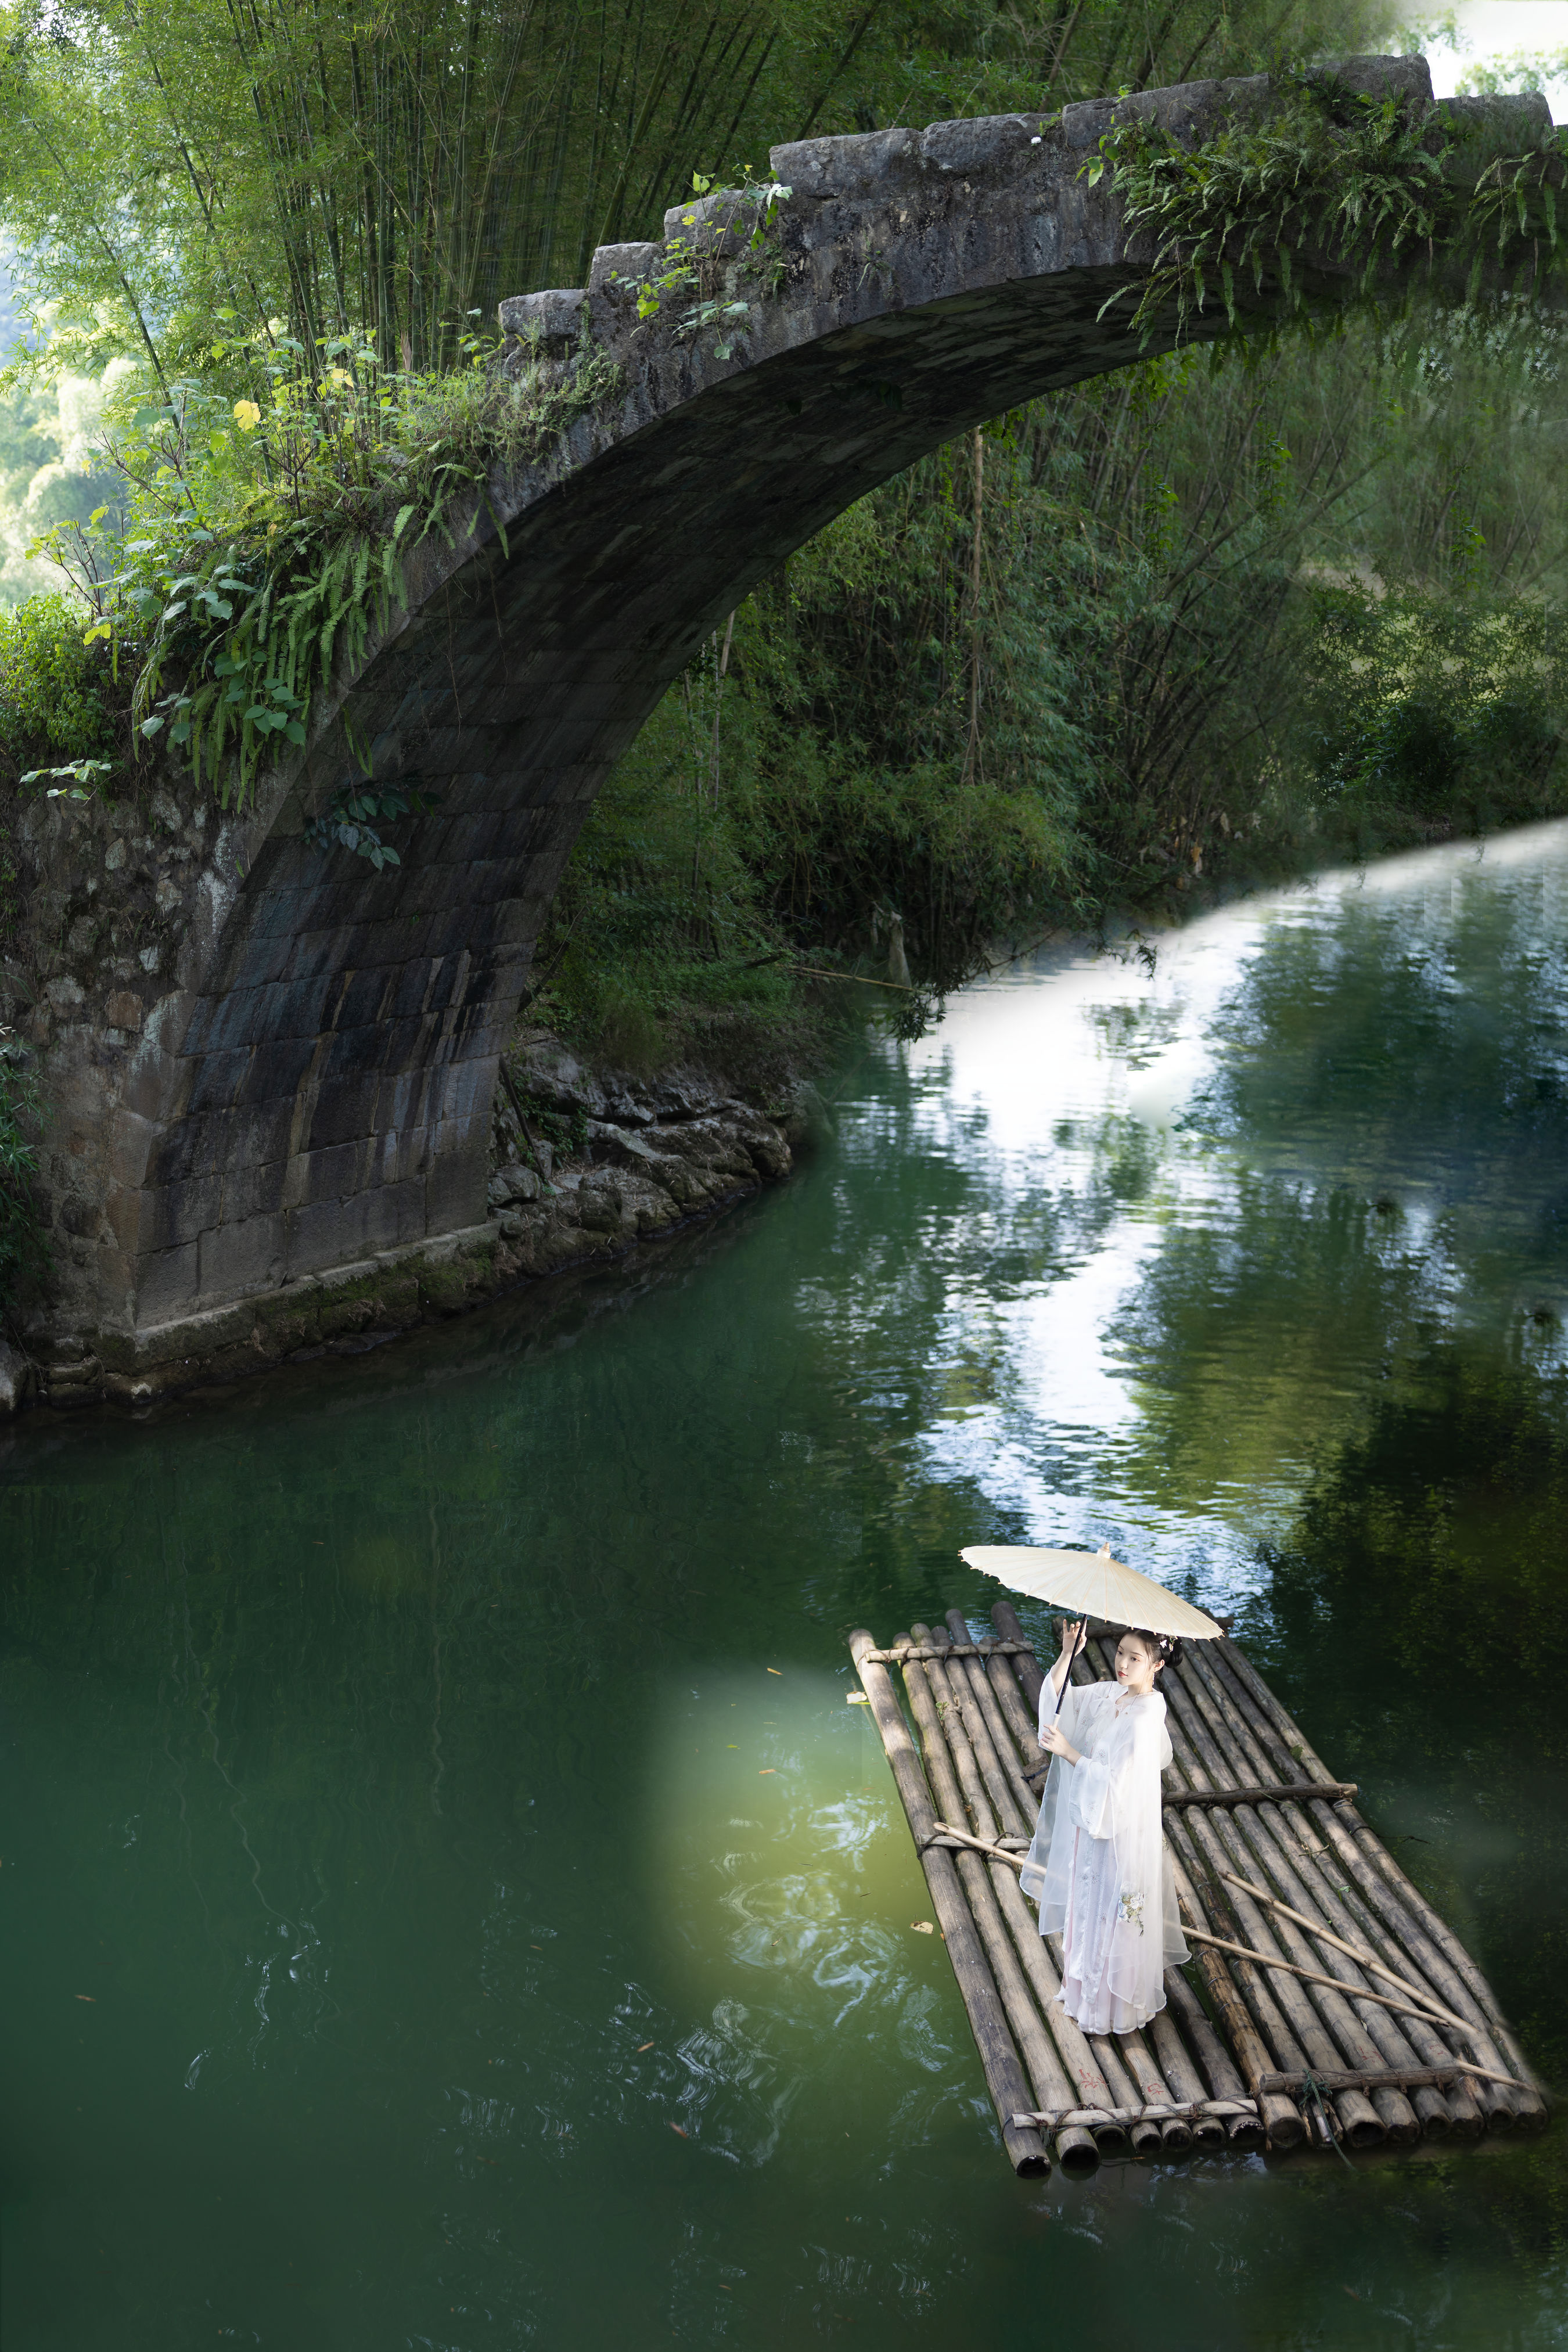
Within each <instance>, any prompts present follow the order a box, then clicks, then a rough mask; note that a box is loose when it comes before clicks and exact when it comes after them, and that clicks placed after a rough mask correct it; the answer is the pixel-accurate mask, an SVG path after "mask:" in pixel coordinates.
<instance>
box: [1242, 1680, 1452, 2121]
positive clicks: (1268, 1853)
mask: <svg viewBox="0 0 1568 2352" xmlns="http://www.w3.org/2000/svg"><path fill="white" fill-rule="evenodd" d="M1213 1663H1214V1664H1215V1665H1217V1660H1216V1661H1214V1662H1213ZM1200 1664H1201V1666H1202V1669H1203V1672H1202V1674H1201V1675H1200V1676H1199V1677H1197V1680H1198V1681H1199V1682H1200V1684H1203V1685H1206V1686H1207V1689H1208V1693H1209V1696H1210V1697H1211V1699H1212V1701H1213V1708H1212V1709H1211V1710H1210V1715H1209V1719H1210V1720H1211V1721H1213V1720H1214V1717H1215V1710H1217V1711H1218V1712H1219V1713H1221V1714H1223V1715H1224V1717H1225V1720H1226V1724H1227V1726H1229V1727H1231V1728H1232V1729H1233V1730H1235V1732H1236V1735H1237V1738H1238V1740H1240V1741H1241V1742H1242V1743H1243V1747H1244V1750H1245V1752H1246V1753H1247V1755H1248V1756H1257V1757H1260V1758H1261V1759H1262V1761H1263V1762H1264V1765H1265V1768H1266V1769H1268V1768H1269V1766H1270V1764H1271V1759H1272V1751H1273V1748H1274V1742H1273V1741H1272V1740H1271V1739H1270V1740H1261V1739H1259V1738H1258V1726H1257V1725H1256V1724H1255V1723H1252V1722H1251V1721H1250V1720H1249V1719H1248V1718H1249V1709H1248V1708H1247V1706H1242V1705H1241V1704H1240V1702H1239V1699H1238V1695H1237V1691H1236V1689H1235V1687H1234V1686H1233V1685H1229V1684H1228V1683H1227V1682H1226V1680H1225V1678H1223V1677H1222V1676H1221V1675H1220V1674H1219V1673H1217V1672H1215V1673H1213V1674H1212V1675H1211V1673H1210V1671H1209V1670H1210V1666H1211V1660H1210V1659H1209V1658H1208V1657H1205V1658H1204V1659H1203V1660H1202V1661H1201V1662H1200ZM1200 1696H1201V1694H1200ZM1238 1717H1241V1718H1243V1720H1242V1721H1241V1722H1240V1723H1239V1724H1238V1720H1237V1719H1238ZM1309 1785H1310V1784H1309ZM1232 1818H1233V1820H1234V1821H1235V1822H1236V1824H1237V1829H1238V1831H1239V1832H1240V1834H1241V1836H1242V1837H1243V1838H1244V1839H1245V1840H1247V1842H1248V1843H1250V1844H1251V1845H1252V1847H1253V1848H1254V1849H1255V1851H1256V1852H1257V1853H1258V1858H1259V1860H1260V1861H1261V1862H1262V1864H1263V1865H1264V1867H1265V1868H1266V1869H1267V1870H1268V1871H1270V1872H1271V1873H1272V1874H1273V1875H1274V1877H1275V1878H1276V1879H1277V1880H1278V1881H1279V1883H1280V1884H1281V1885H1284V1886H1285V1887H1286V1888H1287V1889H1288V1890H1289V1891H1290V1892H1292V1893H1296V1894H1298V1895H1300V1898H1301V1899H1302V1900H1303V1901H1304V1902H1310V1904H1311V1905H1313V1906H1316V1908H1317V1910H1318V1911H1319V1912H1320V1913H1321V1915H1322V1916H1324V1917H1325V1918H1327V1919H1329V1920H1331V1921H1334V1922H1335V1923H1337V1924H1340V1925H1342V1926H1344V1927H1351V1926H1352V1925H1353V1924H1354V1923H1353V1922H1352V1920H1351V1919H1350V1918H1349V1917H1348V1916H1346V1914H1345V1912H1344V1906H1343V1905H1342V1902H1341V1901H1340V1898H1339V1896H1338V1895H1337V1893H1336V1892H1335V1889H1334V1887H1333V1885H1331V1883H1330V1881H1329V1879H1328V1877H1327V1876H1326V1875H1325V1874H1324V1873H1323V1872H1321V1870H1320V1869H1319V1868H1318V1866H1317V1864H1316V1863H1315V1862H1314V1861H1313V1860H1312V1858H1311V1857H1310V1855H1308V1854H1307V1853H1305V1852H1304V1850H1303V1849H1302V1846H1301V1844H1300V1839H1299V1838H1298V1837H1297V1836H1296V1835H1295V1833H1294V1832H1293V1830H1292V1828H1291V1819H1290V1816H1289V1814H1288V1813H1286V1812H1285V1811H1282V1810H1281V1809H1280V1806H1279V1801H1278V1800H1274V1799H1271V1800H1270V1801H1268V1802H1267V1803H1260V1804H1259V1806H1258V1809H1257V1810H1256V1811H1239V1812H1237V1813H1235V1814H1233V1816H1232ZM1308 1924H1309V1926H1310V1921H1309V1922H1308ZM1351 1957H1352V1958H1354V1957H1355V1955H1354V1954H1353V1953H1352V1955H1351ZM1398 1980H1399V1981H1400V1982H1401V1983H1402V1984H1403V1986H1404V1989H1405V1990H1407V1991H1410V1992H1413V1993H1414V1994H1415V1997H1416V1999H1417V2000H1418V2001H1419V2002H1422V2003H1423V2004H1424V2005H1425V2006H1426V2007H1428V2008H1430V2009H1434V2010H1436V2009H1441V2008H1442V2006H1443V2003H1442V2002H1441V2000H1439V1999H1438V1997H1437V1996H1436V1994H1435V1993H1433V1992H1431V1990H1430V1989H1429V1988H1427V1987H1425V1986H1422V1985H1419V1984H1414V1983H1412V1982H1411V1981H1410V1979H1409V1978H1408V1976H1405V1977H1402V1978H1400V1979H1398ZM1352 2005H1353V2004H1352ZM1356 2014H1357V2015H1358V2016H1359V2017H1360V2019H1361V2021H1362V2023H1363V2026H1364V2027H1365V2029H1366V2032H1367V2033H1368V2036H1369V2038H1370V2039H1371V2041H1372V2042H1373V2043H1374V2044H1375V2046H1376V2048H1377V2050H1378V2052H1379V2053H1380V2054H1381V2056H1382V2058H1383V2060H1384V2063H1385V2064H1386V2065H1391V2066H1407V2065H1408V2064H1409V2063H1411V2060H1412V2057H1413V2056H1414V2057H1415V2059H1416V2060H1417V2061H1419V2062H1424V2063H1427V2064H1431V2063H1436V2062H1438V2061H1440V2060H1442V2059H1444V2058H1446V2057H1447V2055H1448V2054H1449V2053H1448V2051H1447V2044H1446V2043H1445V2042H1443V2040H1442V2039H1441V2037H1440V2035H1439V2034H1438V2033H1437V2032H1436V2029H1435V2028H1434V2027H1432V2026H1429V2025H1427V2024H1426V2023H1425V2022H1423V2021H1420V2020H1417V2019H1412V2018H1407V2019H1406V2020H1405V2023H1404V2025H1403V2026H1400V2025H1397V2024H1395V2023H1394V2019H1393V2018H1392V2017H1391V2016H1390V2015H1389V2014H1388V2012H1386V2011H1384V2010H1382V2009H1379V2008H1377V2007H1376V2006H1374V2005H1372V2004H1370V2003H1369V2004H1366V2005H1365V2006H1363V2007H1362V2008H1360V2009H1357V2011H1356ZM1467 2031H1468V2029H1467ZM1411 2105H1412V2106H1413V2107H1414V2110H1415V2115H1416V2116H1417V2117H1418V2118H1419V2121H1420V2124H1421V2128H1422V2130H1423V2132H1424V2133H1426V2136H1427V2137H1432V2138H1436V2137H1445V2136H1446V2135H1447V2133H1449V2132H1451V2131H1455V2130H1457V2131H1459V2132H1461V2133H1462V2134H1465V2135H1467V2136H1470V2137H1473V2136H1474V2135H1475V2134H1476V2133H1478V2132H1479V2131H1481V2130H1483V2129H1484V2128H1485V2117H1484V2115H1483V2111H1482V2108H1481V2106H1480V2105H1479V2102H1478V2100H1477V2097H1476V2095H1475V2093H1474V2092H1473V2091H1471V2090H1469V2089H1468V2088H1466V2087H1463V2086H1461V2087H1458V2088H1456V2089H1455V2090H1454V2091H1452V2092H1450V2093H1449V2094H1447V2095H1444V2094H1442V2093H1440V2092H1438V2091H1436V2090H1435V2089H1422V2090H1420V2091H1419V2092H1418V2093H1417V2094H1416V2095H1415V2098H1414V2100H1413V2101H1412V2102H1411ZM1394 2119H1397V2110H1395V2111H1394Z"/></svg>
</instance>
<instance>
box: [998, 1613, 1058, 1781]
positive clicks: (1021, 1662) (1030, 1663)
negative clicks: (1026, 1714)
mask: <svg viewBox="0 0 1568 2352" xmlns="http://www.w3.org/2000/svg"><path fill="white" fill-rule="evenodd" d="M991 1622H992V1623H993V1625H994V1626H995V1628H996V1631H997V1632H998V1633H1000V1634H1001V1636H1002V1639H1003V1640H1004V1641H1005V1642H1016V1643H1020V1644H1022V1643H1025V1642H1026V1638H1027V1637H1026V1634H1025V1632H1024V1628H1023V1626H1022V1625H1021V1624H1020V1623H1019V1622H1018V1612H1017V1611H1016V1609H1015V1608H1014V1606H1013V1604H1012V1602H1011V1601H1009V1600H1008V1599H1007V1598H1006V1597H1005V1595H1004V1596H1003V1598H1002V1599H1001V1600H1000V1601H993V1602H992V1604H991ZM1008 1664H1010V1665H1011V1667H1012V1669H1013V1672H1014V1673H1015V1674H1016V1675H1017V1677H1018V1681H1019V1684H1020V1685H1021V1687H1022V1689H1023V1693H1024V1697H1025V1699H1026V1702H1027V1704H1028V1706H1029V1707H1030V1709H1031V1711H1032V1712H1033V1713H1034V1716H1035V1718H1036V1720H1037V1721H1038V1717H1039V1706H1040V1690H1041V1686H1042V1685H1043V1684H1044V1682H1045V1679H1046V1678H1045V1675H1044V1674H1043V1673H1042V1672H1041V1670H1040V1662H1039V1660H1038V1658H1037V1657H1035V1656H1034V1655H1033V1654H1031V1653H1029V1652H1027V1651H1026V1650H1024V1649H1022V1648H1020V1650H1019V1651H1018V1652H1017V1653H1016V1654H1015V1655H1014V1656H1013V1657H1012V1658H1010V1659H1009V1660H1008ZM1025 1752H1026V1753H1027V1750H1026V1751H1025Z"/></svg>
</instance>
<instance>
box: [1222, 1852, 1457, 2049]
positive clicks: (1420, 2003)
mask: <svg viewBox="0 0 1568 2352" xmlns="http://www.w3.org/2000/svg"><path fill="white" fill-rule="evenodd" d="M1226 1877H1229V1878H1230V1883H1231V1885H1233V1886H1239V1887H1241V1888H1242V1889H1243V1890H1244V1891H1245V1892H1246V1893H1247V1894H1248V1895H1254V1896H1256V1898H1257V1900H1258V1902H1259V1903H1268V1904H1271V1905H1272V1906H1273V1907H1274V1909H1275V1910H1276V1911H1279V1912H1282V1913H1283V1914H1284V1916H1285V1917H1286V1918H1287V1919H1294V1920H1295V1922H1296V1924H1297V1926H1298V1927H1305V1928H1306V1929H1307V1931H1308V1933H1309V1935H1311V1936H1313V1937H1316V1939H1317V1941H1318V1942H1319V1943H1320V1944H1331V1945H1332V1946H1333V1948H1334V1949H1335V1950H1336V1951H1337V1952H1343V1953H1344V1954H1345V1955H1346V1957H1347V1958H1350V1959H1352V1960H1359V1961H1360V1963H1361V1965H1362V1966H1363V1968H1367V1969H1375V1971H1376V1973H1377V1974H1378V1975H1379V1976H1380V1977H1383V1978H1384V1979H1386V1980H1387V1982H1388V1983H1390V1984H1391V1985H1394V1986H1397V1988H1398V1990H1400V1991H1401V1992H1402V1993H1405V1994H1406V1995H1407V1996H1408V1997H1409V1999H1410V2000H1411V2001H1412V2002H1413V2003H1414V2004H1415V2007H1414V2009H1413V2012H1412V2013H1413V2014H1415V2015H1417V2016H1419V2015H1421V2014H1423V2013H1426V2014H1427V2015H1435V2016H1436V2017H1437V2018H1438V2019H1439V2020H1440V2021H1442V2022H1443V2023H1444V2024H1445V2025H1452V2026H1454V2027H1456V2028H1457V2029H1458V2032H1461V2033H1468V2032H1469V2031H1470V2028H1469V2027H1468V2025H1467V2024H1466V2022H1465V2021H1464V2019H1463V2018H1462V2017H1456V2016H1455V2014H1454V2012H1453V2011H1452V2010H1448V2009H1444V2008H1443V2007H1442V2005H1441V2004H1440V2003H1439V2002H1437V2001H1436V2000H1432V1998H1431V1997H1430V1996H1429V1995H1426V1994H1423V1993H1421V1992H1420V1991H1418V1990H1417V1989H1416V1987H1415V1985H1412V1984H1406V1982H1405V1979H1404V1978H1403V1977H1397V1976H1395V1975H1394V1970H1393V1969H1389V1968H1384V1964H1383V1962H1382V1961H1381V1960H1379V1959H1375V1958H1373V1955H1372V1953H1371V1952H1368V1951H1365V1950H1363V1948H1362V1947H1361V1946H1360V1945H1359V1944H1347V1943H1346V1942H1345V1941H1344V1938H1343V1937H1341V1936H1331V1934H1330V1933H1329V1930H1328V1929H1327V1928H1326V1927H1323V1926H1321V1923H1320V1922H1319V1921H1317V1920H1315V1919H1309V1918H1308V1916H1307V1915H1306V1913H1305V1912H1304V1911H1292V1909H1291V1908H1290V1906H1289V1904H1288V1903H1282V1902H1281V1901H1280V1899H1279V1895H1270V1894H1269V1892H1268V1888H1267V1887H1266V1886H1254V1885H1253V1884H1252V1883H1251V1881H1250V1880H1249V1879H1246V1878H1234V1877H1231V1874H1230V1873H1229V1872H1228V1871H1227V1872H1226Z"/></svg>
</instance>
